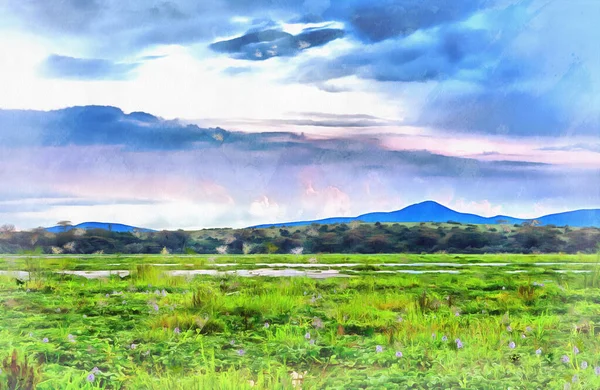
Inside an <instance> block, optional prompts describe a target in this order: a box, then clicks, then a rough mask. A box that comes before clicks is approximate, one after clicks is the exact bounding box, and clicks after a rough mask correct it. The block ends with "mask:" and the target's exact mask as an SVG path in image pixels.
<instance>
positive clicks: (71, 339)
mask: <svg viewBox="0 0 600 390" xmlns="http://www.w3.org/2000/svg"><path fill="white" fill-rule="evenodd" d="M67 338H68V339H69V341H70V342H72V343H74V342H75V336H73V335H72V334H69V335H68V336H67Z"/></svg>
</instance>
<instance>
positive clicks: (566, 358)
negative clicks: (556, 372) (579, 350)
mask: <svg viewBox="0 0 600 390" xmlns="http://www.w3.org/2000/svg"><path fill="white" fill-rule="evenodd" d="M560 360H561V361H562V362H563V363H569V361H570V359H569V357H568V356H567V355H562V357H561V358H560Z"/></svg>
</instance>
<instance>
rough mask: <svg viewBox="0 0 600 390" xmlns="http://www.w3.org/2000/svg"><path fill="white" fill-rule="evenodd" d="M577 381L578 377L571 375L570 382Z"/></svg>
mask: <svg viewBox="0 0 600 390" xmlns="http://www.w3.org/2000/svg"><path fill="white" fill-rule="evenodd" d="M578 380H579V377H578V376H577V375H573V378H571V382H573V383H575V382H577V381H578Z"/></svg>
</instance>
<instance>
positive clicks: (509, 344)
mask: <svg viewBox="0 0 600 390" xmlns="http://www.w3.org/2000/svg"><path fill="white" fill-rule="evenodd" d="M516 346H517V344H515V342H514V341H511V342H510V343H508V348H510V349H515V347H516Z"/></svg>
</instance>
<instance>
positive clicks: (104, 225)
mask: <svg viewBox="0 0 600 390" xmlns="http://www.w3.org/2000/svg"><path fill="white" fill-rule="evenodd" d="M71 229H85V230H91V229H103V230H110V231H112V232H117V233H129V232H133V231H134V230H137V231H140V232H144V233H146V232H153V231H154V230H151V229H145V228H138V227H135V226H129V225H123V224H121V223H108V222H84V223H80V224H79V225H72V226H66V227H63V226H53V227H50V228H47V229H46V230H47V231H49V232H51V233H61V232H64V231H69V230H71Z"/></svg>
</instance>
